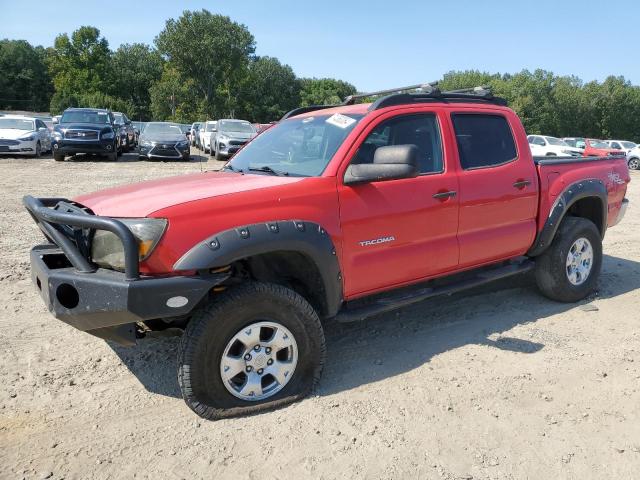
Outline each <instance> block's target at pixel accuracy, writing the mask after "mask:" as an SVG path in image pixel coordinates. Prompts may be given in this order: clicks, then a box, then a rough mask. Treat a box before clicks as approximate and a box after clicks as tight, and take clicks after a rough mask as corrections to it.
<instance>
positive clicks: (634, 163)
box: [628, 158, 640, 170]
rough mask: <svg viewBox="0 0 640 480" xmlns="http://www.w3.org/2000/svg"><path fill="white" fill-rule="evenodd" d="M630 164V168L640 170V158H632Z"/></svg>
mask: <svg viewBox="0 0 640 480" xmlns="http://www.w3.org/2000/svg"><path fill="white" fill-rule="evenodd" d="M628 165H629V170H640V159H637V158H630V159H629V162H628Z"/></svg>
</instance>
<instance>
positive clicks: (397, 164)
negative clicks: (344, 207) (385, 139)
mask: <svg viewBox="0 0 640 480" xmlns="http://www.w3.org/2000/svg"><path fill="white" fill-rule="evenodd" d="M418 173H419V172H418V147H416V146H415V145H389V146H387V147H379V148H378V149H377V150H376V152H375V153H374V155H373V163H355V164H352V165H349V168H347V171H346V172H345V175H344V184H345V185H355V184H358V183H370V182H384V181H386V180H398V179H400V178H413V177H417V176H418Z"/></svg>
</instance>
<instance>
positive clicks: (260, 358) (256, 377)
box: [220, 322, 298, 402]
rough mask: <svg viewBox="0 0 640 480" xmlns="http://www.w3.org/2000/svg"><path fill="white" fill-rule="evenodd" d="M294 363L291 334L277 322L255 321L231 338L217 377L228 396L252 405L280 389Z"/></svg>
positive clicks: (296, 355)
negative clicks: (220, 378) (219, 377)
mask: <svg viewBox="0 0 640 480" xmlns="http://www.w3.org/2000/svg"><path fill="white" fill-rule="evenodd" d="M297 363H298V345H297V344H296V340H295V338H294V337H293V335H292V334H291V332H290V331H289V330H288V329H287V328H285V327H283V326H282V325H280V324H279V323H275V322H257V323H253V324H251V325H247V326H246V327H244V328H243V329H242V330H240V331H239V332H238V333H236V334H235V335H234V336H233V337H232V338H231V340H230V341H229V343H228V344H227V346H226V348H225V349H224V352H223V354H222V358H221V359H220V376H221V377H222V382H223V383H224V386H225V387H226V389H227V390H228V391H229V393H231V395H233V396H235V397H237V398H240V399H242V400H247V401H250V402H255V401H258V400H264V399H265V398H269V397H271V396H273V395H275V394H276V393H278V392H279V391H280V390H282V389H283V388H284V386H285V385H286V384H287V383H288V382H289V380H291V377H293V372H294V371H295V369H296V365H297Z"/></svg>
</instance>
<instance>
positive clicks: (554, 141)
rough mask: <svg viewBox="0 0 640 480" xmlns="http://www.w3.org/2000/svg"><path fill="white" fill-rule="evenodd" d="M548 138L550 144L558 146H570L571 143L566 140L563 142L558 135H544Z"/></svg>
mask: <svg viewBox="0 0 640 480" xmlns="http://www.w3.org/2000/svg"><path fill="white" fill-rule="evenodd" d="M544 138H545V139H546V140H547V143H548V144H549V145H556V146H558V147H568V146H569V145H567V144H566V142H563V141H562V140H560V139H559V138H556V137H544Z"/></svg>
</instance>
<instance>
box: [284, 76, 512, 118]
mask: <svg viewBox="0 0 640 480" xmlns="http://www.w3.org/2000/svg"><path fill="white" fill-rule="evenodd" d="M418 90H419V91H418ZM407 91H409V92H410V91H413V93H402V92H407ZM380 95H384V96H383V97H381V98H379V99H378V100H376V101H375V102H373V103H372V104H371V106H370V107H369V111H373V110H379V109H381V108H385V107H391V106H394V105H403V104H407V103H419V102H479V103H490V104H493V105H501V106H506V105H507V101H506V100H505V99H504V98H502V97H494V96H493V93H492V92H491V87H487V86H479V87H471V88H461V89H458V90H450V91H446V92H442V91H441V90H440V89H439V88H438V82H430V83H419V84H417V85H409V86H408V87H400V88H390V89H388V90H379V91H377V92H368V93H358V94H355V95H349V96H348V97H347V98H345V99H344V102H342V103H341V104H339V105H311V106H308V107H300V108H296V109H294V110H291V111H290V112H287V113H286V114H285V115H284V116H283V117H282V118H281V120H286V119H287V118H289V117H293V116H294V115H300V114H301V113H307V112H313V111H315V110H323V109H325V108H333V107H339V106H344V105H353V104H355V103H356V100H358V99H362V98H368V97H377V96H380Z"/></svg>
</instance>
